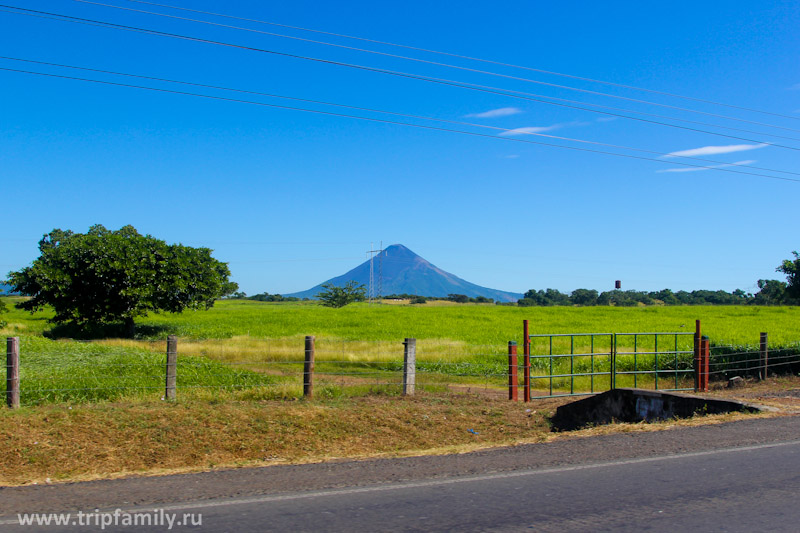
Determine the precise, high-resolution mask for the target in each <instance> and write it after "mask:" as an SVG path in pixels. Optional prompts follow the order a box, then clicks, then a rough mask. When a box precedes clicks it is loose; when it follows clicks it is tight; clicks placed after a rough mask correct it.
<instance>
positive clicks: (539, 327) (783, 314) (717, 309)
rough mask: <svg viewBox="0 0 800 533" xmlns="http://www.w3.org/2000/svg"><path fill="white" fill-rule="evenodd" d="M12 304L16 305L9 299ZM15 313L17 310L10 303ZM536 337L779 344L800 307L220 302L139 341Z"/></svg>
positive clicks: (29, 320)
mask: <svg viewBox="0 0 800 533" xmlns="http://www.w3.org/2000/svg"><path fill="white" fill-rule="evenodd" d="M6 301H7V302H8V303H9V304H12V303H13V299H10V298H6ZM9 307H11V305H9ZM50 316H52V315H51V313H48V312H40V313H36V314H34V315H31V314H29V313H25V312H22V311H19V310H17V309H12V310H11V311H10V312H9V313H8V314H7V320H8V322H9V327H8V328H6V330H4V331H3V333H4V334H6V335H8V334H31V335H41V334H42V333H43V332H45V331H48V330H50V329H51V328H52V325H50V324H48V323H47V319H48V318H50ZM523 319H527V320H529V321H530V332H531V333H532V334H535V333H579V332H582V333H586V332H614V333H624V332H640V331H687V330H688V331H693V330H694V321H695V320H696V319H700V320H701V321H702V325H703V333H704V334H706V335H708V336H709V337H710V338H711V340H712V342H713V343H715V344H733V345H748V344H750V345H752V344H757V343H758V335H759V332H762V331H767V332H769V335H770V343H771V344H774V345H776V346H783V345H787V344H793V343H796V342H797V341H800V308H798V307H758V306H674V307H657V306H654V307H635V308H615V307H582V308H581V307H524V308H520V307H507V306H495V305H470V304H466V305H448V306H441V305H422V306H420V305H414V306H411V305H372V306H370V305H368V304H365V303H364V304H352V305H349V306H347V307H344V308H342V309H331V308H327V307H322V306H320V305H318V304H316V303H314V302H298V303H266V302H253V301H246V300H227V301H219V302H217V304H216V305H215V306H214V307H213V308H212V309H210V310H208V311H190V312H185V313H183V314H179V315H171V314H156V315H151V316H149V317H146V318H141V319H139V320H138V322H137V326H138V335H139V336H140V337H142V338H145V339H163V338H164V337H166V335H167V334H175V335H178V336H179V337H181V338H185V339H195V340H198V339H228V338H231V337H256V338H271V339H280V338H291V337H295V338H299V337H302V336H304V335H316V336H318V337H324V338H332V339H343V340H349V341H357V340H358V341H395V342H396V341H402V339H403V338H404V337H415V338H417V339H436V340H439V341H451V342H457V343H464V344H470V345H503V344H505V343H506V342H508V341H510V340H516V341H521V340H522V339H521V337H522V321H523Z"/></svg>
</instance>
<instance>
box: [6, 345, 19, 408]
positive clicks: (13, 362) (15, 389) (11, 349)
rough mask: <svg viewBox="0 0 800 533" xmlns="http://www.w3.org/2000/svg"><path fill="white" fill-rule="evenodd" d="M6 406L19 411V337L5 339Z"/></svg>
mask: <svg viewBox="0 0 800 533" xmlns="http://www.w3.org/2000/svg"><path fill="white" fill-rule="evenodd" d="M6 404H7V405H8V406H9V407H10V408H11V409H19V337H8V338H7V339H6Z"/></svg>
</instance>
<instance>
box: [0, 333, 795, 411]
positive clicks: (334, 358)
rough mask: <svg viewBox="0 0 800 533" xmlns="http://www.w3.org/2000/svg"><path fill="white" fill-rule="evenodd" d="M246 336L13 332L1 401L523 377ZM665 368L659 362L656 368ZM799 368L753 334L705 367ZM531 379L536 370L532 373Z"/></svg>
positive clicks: (244, 395) (312, 391) (489, 382)
mask: <svg viewBox="0 0 800 533" xmlns="http://www.w3.org/2000/svg"><path fill="white" fill-rule="evenodd" d="M249 341H250V342H249V344H246V345H237V344H236V343H232V342H230V341H227V342H226V340H224V339H214V340H182V341H181V342H180V344H179V343H178V339H176V338H174V337H172V336H171V337H170V338H169V339H168V342H167V348H166V350H164V346H165V344H164V341H152V342H151V343H150V344H149V345H147V344H146V343H143V342H142V341H138V342H137V343H132V345H131V346H127V345H125V344H122V345H120V346H113V345H112V346H108V345H103V343H100V342H86V343H78V345H79V349H77V350H76V349H74V346H75V344H76V343H63V344H62V343H54V344H55V346H56V347H55V348H52V347H51V348H49V349H48V350H43V349H41V348H39V347H37V346H35V345H31V346H27V345H26V341H25V339H23V342H22V343H20V339H19V338H17V337H13V338H8V339H7V351H6V355H7V357H6V380H5V383H4V385H5V387H4V389H0V390H2V392H3V393H4V395H5V396H6V404H7V405H8V406H9V407H12V408H16V407H19V406H20V405H39V404H45V403H78V402H102V401H115V400H120V399H125V398H134V397H140V398H154V397H155V398H161V399H163V400H165V401H166V400H172V399H174V398H175V397H176V396H177V395H181V396H184V395H186V396H197V397H202V398H209V399H211V398H217V399H220V400H222V399H226V398H228V399H244V400H247V399H284V400H287V399H297V398H301V397H305V398H313V397H315V396H316V397H321V398H332V397H339V396H359V395H370V394H373V395H374V394H381V395H398V396H399V395H411V394H414V393H415V391H417V390H419V391H430V392H441V391H452V392H471V391H476V390H483V391H486V392H490V393H492V394H495V395H497V396H502V395H504V394H505V393H506V391H509V396H510V395H511V392H510V391H511V390H512V389H514V388H520V387H522V386H523V384H522V378H521V376H522V373H523V365H522V357H520V358H519V362H518V363H515V364H516V365H517V366H515V367H514V368H512V367H511V365H510V362H509V359H508V357H507V353H508V351H507V346H505V345H469V344H465V343H459V342H448V341H439V340H432V339H427V340H423V341H417V340H416V339H413V338H407V339H405V340H404V341H402V342H401V341H400V340H397V341H353V340H342V339H326V338H319V339H317V338H315V337H306V338H305V339H301V338H292V339H250V340H249ZM303 342H305V344H303ZM309 342H310V343H311V344H309ZM134 344H135V345H134ZM101 348H102V349H101ZM533 363H534V366H535V361H533ZM679 363H680V365H681V366H680V368H684V367H686V368H691V365H692V361H691V358H687V360H686V361H683V360H681V361H680V362H679ZM676 364H678V363H676ZM676 368H678V367H676ZM579 370H580V369H579ZM601 370H602V369H601ZM620 370H621V372H620V373H621V374H624V373H625V371H624V369H622V368H620ZM672 370H674V369H672V367H670V368H667V367H662V366H661V364H660V363H659V366H657V367H656V368H655V374H659V373H668V372H671V371H672ZM798 372H800V342H799V343H794V344H791V345H788V346H781V347H774V348H768V343H767V338H766V335H765V334H762V337H761V339H760V344H759V345H755V346H754V345H750V346H747V345H744V346H742V345H733V344H716V345H713V346H711V352H710V357H709V372H708V374H709V377H710V379H711V380H713V381H723V380H727V379H730V378H732V377H735V376H740V377H747V378H759V379H764V378H766V377H767V376H770V375H777V374H797V373H798ZM531 378H532V379H533V380H536V379H539V380H541V379H544V378H543V377H542V376H540V375H539V374H537V373H536V372H534V373H533V374H532V375H531ZM514 380H518V381H516V383H512V382H513V381H514ZM534 386H535V385H534ZM656 386H657V385H656Z"/></svg>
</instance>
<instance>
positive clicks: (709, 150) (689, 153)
mask: <svg viewBox="0 0 800 533" xmlns="http://www.w3.org/2000/svg"><path fill="white" fill-rule="evenodd" d="M765 146H769V144H767V143H761V144H729V145H728V146H703V147H702V148H692V149H691V150H679V151H677V152H670V153H668V154H664V155H663V156H661V157H697V156H700V155H719V154H732V153H734V152H746V151H747V150H755V149H757V148H764V147H765Z"/></svg>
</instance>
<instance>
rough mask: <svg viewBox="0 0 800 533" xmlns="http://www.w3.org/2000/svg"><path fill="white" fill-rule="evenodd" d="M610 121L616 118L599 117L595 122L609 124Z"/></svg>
mask: <svg viewBox="0 0 800 533" xmlns="http://www.w3.org/2000/svg"><path fill="white" fill-rule="evenodd" d="M612 120H617V117H600V118H598V119H597V122H611V121H612Z"/></svg>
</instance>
